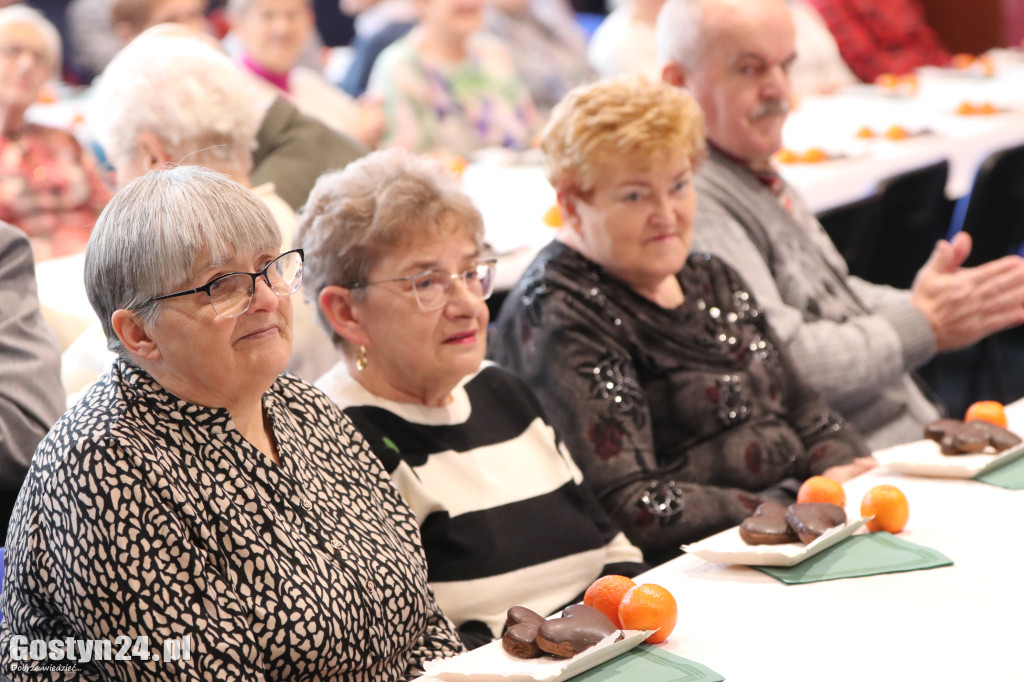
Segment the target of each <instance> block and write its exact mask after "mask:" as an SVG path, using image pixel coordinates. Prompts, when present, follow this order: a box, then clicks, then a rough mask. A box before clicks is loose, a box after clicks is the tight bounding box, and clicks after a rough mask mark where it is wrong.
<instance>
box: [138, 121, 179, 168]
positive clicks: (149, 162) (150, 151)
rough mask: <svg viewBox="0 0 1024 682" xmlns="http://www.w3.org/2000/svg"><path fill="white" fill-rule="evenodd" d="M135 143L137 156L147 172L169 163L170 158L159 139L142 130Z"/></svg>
mask: <svg viewBox="0 0 1024 682" xmlns="http://www.w3.org/2000/svg"><path fill="white" fill-rule="evenodd" d="M135 143H136V145H138V148H139V154H140V155H141V157H142V161H143V167H144V168H145V169H146V170H147V171H151V170H153V169H154V168H162V167H163V166H165V165H167V164H168V163H170V161H171V156H170V154H168V153H167V150H166V149H165V148H164V145H163V143H162V142H161V141H160V138H158V137H157V136H156V135H154V134H153V133H151V132H149V131H148V130H144V131H142V132H141V133H139V136H138V138H137V139H136V140H135Z"/></svg>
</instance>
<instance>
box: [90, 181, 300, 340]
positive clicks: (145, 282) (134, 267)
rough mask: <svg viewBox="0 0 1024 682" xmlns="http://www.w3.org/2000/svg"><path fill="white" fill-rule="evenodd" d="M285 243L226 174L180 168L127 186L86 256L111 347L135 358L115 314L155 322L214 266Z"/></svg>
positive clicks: (262, 209) (258, 205) (265, 212)
mask: <svg viewBox="0 0 1024 682" xmlns="http://www.w3.org/2000/svg"><path fill="white" fill-rule="evenodd" d="M280 243H281V232H280V231H279V230H278V228H277V223H276V222H275V221H274V218H273V216H272V215H271V214H270V210H269V209H268V208H267V206H266V204H264V203H263V202H262V201H261V200H260V199H259V198H258V197H257V196H256V195H255V194H253V193H252V191H250V190H249V189H247V188H246V187H243V186H242V185H240V184H238V183H237V182H235V181H233V180H231V179H230V178H228V177H227V176H224V175H221V174H220V173H216V172H214V171H211V170H209V169H206V168H202V167H200V166H180V167H176V168H165V169H160V170H155V171H150V172H149V173H147V174H145V175H143V176H142V177H140V178H137V179H135V180H133V181H132V182H130V183H128V185H126V186H125V187H124V189H122V190H121V191H119V192H118V193H117V194H115V195H114V197H113V198H112V199H111V200H110V202H109V203H108V204H107V206H106V208H104V209H103V212H102V213H101V214H100V217H99V219H98V220H97V222H96V226H95V227H94V228H93V230H92V235H91V236H90V238H89V246H88V247H87V248H86V251H85V290H86V293H87V294H88V295H89V302H90V303H91V304H92V307H93V310H95V311H96V314H97V315H98V316H99V318H100V322H101V323H102V324H103V331H104V333H105V334H106V336H107V347H108V348H109V349H110V350H112V351H114V352H115V353H118V354H119V355H121V356H123V357H126V358H127V357H129V356H128V351H127V349H126V348H125V347H124V344H122V343H121V340H120V339H119V338H118V337H117V334H116V333H115V332H114V327H113V325H112V324H111V321H110V317H111V315H113V313H114V311H115V310H120V309H126V310H134V311H136V312H137V313H138V314H139V315H140V316H141V317H142V319H143V320H144V321H145V322H147V323H153V322H156V320H157V318H158V313H159V303H157V302H155V301H153V298H154V297H156V296H162V295H164V294H170V293H174V292H175V291H177V290H180V289H188V288H191V287H193V286H196V284H195V283H194V282H193V278H194V277H195V275H196V273H198V272H201V271H202V270H204V269H206V268H208V267H209V266H210V265H211V264H213V263H221V262H224V261H226V260H228V259H230V258H231V257H232V256H234V255H236V254H249V253H252V254H258V253H261V252H264V251H266V250H268V249H269V250H272V251H276V250H277V249H278V248H279V245H280ZM196 295H197V296H201V295H203V294H196Z"/></svg>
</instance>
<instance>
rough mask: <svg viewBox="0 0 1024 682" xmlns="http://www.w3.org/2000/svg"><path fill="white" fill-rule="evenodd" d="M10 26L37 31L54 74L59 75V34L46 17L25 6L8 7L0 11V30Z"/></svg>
mask: <svg viewBox="0 0 1024 682" xmlns="http://www.w3.org/2000/svg"><path fill="white" fill-rule="evenodd" d="M11 24H25V25H28V26H31V27H32V28H34V29H36V30H37V31H39V33H40V34H41V35H42V36H43V40H45V41H46V49H47V50H48V51H49V53H50V55H49V56H50V58H51V59H52V60H53V63H52V64H50V66H51V67H52V68H53V72H54V74H57V73H60V66H61V61H62V60H63V56H62V55H61V45H60V33H59V32H58V31H57V27H56V26H54V25H53V24H51V23H50V21H49V20H48V19H47V18H46V16H45V15H44V14H43V13H42V12H40V11H38V10H35V9H32V8H31V7H28V6H26V5H9V6H8V7H4V8H3V9H0V28H6V27H7V26H10V25H11Z"/></svg>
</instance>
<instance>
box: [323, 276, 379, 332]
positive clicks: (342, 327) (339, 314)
mask: <svg viewBox="0 0 1024 682" xmlns="http://www.w3.org/2000/svg"><path fill="white" fill-rule="evenodd" d="M317 302H318V303H319V304H320V310H322V311H323V313H324V317H326V318H327V321H328V323H330V325H331V329H333V330H334V331H335V332H337V333H338V335H339V336H340V337H341V338H343V339H345V340H346V341H349V342H350V343H353V344H355V345H356V346H369V345H371V343H370V337H369V335H368V334H367V333H366V330H365V329H363V325H362V322H361V320H362V306H360V305H359V304H358V303H356V301H355V298H354V296H353V295H352V290H351V289H346V288H345V287H339V286H336V285H331V286H327V287H324V288H323V290H321V291H320V296H319V297H318V298H317Z"/></svg>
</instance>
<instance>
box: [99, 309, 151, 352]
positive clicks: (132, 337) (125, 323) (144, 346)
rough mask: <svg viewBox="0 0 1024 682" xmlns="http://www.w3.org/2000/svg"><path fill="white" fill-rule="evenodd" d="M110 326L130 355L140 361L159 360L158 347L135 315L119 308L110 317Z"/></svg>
mask: <svg viewBox="0 0 1024 682" xmlns="http://www.w3.org/2000/svg"><path fill="white" fill-rule="evenodd" d="M110 324H111V325H112V326H113V327H114V333H115V334H117V338H119V339H121V343H123V344H124V347H125V348H127V349H128V352H130V353H131V354H132V355H134V356H136V357H138V358H140V359H142V360H157V359H159V358H160V347H159V346H157V344H156V341H154V340H153V338H152V337H151V336H150V335H149V331H147V330H146V325H145V324H144V323H143V322H142V320H141V319H140V318H139V316H138V314H137V313H135V312H133V311H131V310H125V309H124V308H119V309H118V310H115V311H114V314H113V315H111V316H110Z"/></svg>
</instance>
